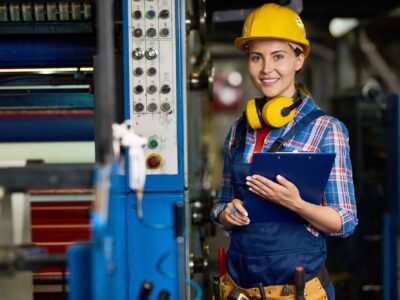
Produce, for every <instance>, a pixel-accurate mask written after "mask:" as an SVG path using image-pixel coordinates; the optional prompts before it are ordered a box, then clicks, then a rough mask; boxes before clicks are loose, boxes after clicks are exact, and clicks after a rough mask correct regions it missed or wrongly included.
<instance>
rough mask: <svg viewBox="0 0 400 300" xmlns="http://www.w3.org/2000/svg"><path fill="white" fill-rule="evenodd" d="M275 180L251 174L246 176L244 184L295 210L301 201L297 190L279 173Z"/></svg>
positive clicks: (253, 190)
mask: <svg viewBox="0 0 400 300" xmlns="http://www.w3.org/2000/svg"><path fill="white" fill-rule="evenodd" d="M276 180H277V182H274V181H272V180H269V179H268V178H266V177H263V176H261V175H253V176H247V177H246V184H247V186H248V187H249V190H250V191H251V192H253V193H255V194H257V195H259V196H261V197H263V198H265V199H267V200H269V201H271V202H274V203H276V204H279V205H282V206H285V207H287V208H289V209H291V210H296V208H297V207H298V206H299V205H300V204H301V202H302V201H303V199H302V198H301V197H300V193H299V190H298V189H297V187H296V186H295V185H294V184H293V183H291V182H290V181H289V180H287V179H286V178H284V177H283V176H281V175H278V176H277V177H276Z"/></svg>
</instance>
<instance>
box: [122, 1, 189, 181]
mask: <svg viewBox="0 0 400 300" xmlns="http://www.w3.org/2000/svg"><path fill="white" fill-rule="evenodd" d="M178 3H179V1H178ZM176 14H177V11H176V6H175V1H174V0H128V11H127V14H126V16H127V18H128V20H127V23H128V28H127V33H126V37H127V44H128V47H129V49H127V51H126V52H127V54H126V57H125V63H126V62H127V61H128V67H127V68H125V77H126V78H128V80H125V84H126V85H127V86H129V91H128V92H127V93H126V94H127V96H126V98H125V99H126V101H125V102H126V103H128V106H129V107H126V111H129V116H127V117H128V118H129V119H130V120H132V124H133V125H132V126H133V127H134V129H135V132H136V133H137V134H139V135H142V136H144V137H146V138H148V144H147V146H146V148H145V152H146V166H147V174H148V175H176V174H178V173H179V165H180V163H179V159H178V155H180V153H179V151H180V150H179V148H180V146H179V145H180V144H181V143H180V141H179V135H182V134H183V132H182V130H181V128H180V127H181V126H179V124H180V122H181V119H182V115H183V114H182V113H181V111H182V105H183V104H182V103H183V101H182V92H180V90H181V88H180V85H179V82H181V81H182V74H181V71H180V70H181V69H183V68H182V66H181V64H182V63H183V59H181V58H180V55H181V49H180V45H181V42H180V32H179V31H180V28H179V27H180V23H179V22H178V21H177V20H179V19H181V18H177V15H176ZM177 60H179V62H177ZM177 63H178V64H179V65H177ZM182 151H183V150H182ZM182 154H183V153H182Z"/></svg>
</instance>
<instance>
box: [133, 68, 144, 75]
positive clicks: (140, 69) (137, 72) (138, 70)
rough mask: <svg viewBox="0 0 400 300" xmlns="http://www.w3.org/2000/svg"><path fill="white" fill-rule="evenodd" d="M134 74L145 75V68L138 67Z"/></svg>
mask: <svg viewBox="0 0 400 300" xmlns="http://www.w3.org/2000/svg"><path fill="white" fill-rule="evenodd" d="M133 74H135V76H142V75H143V69H142V68H140V67H138V68H136V69H135V71H133Z"/></svg>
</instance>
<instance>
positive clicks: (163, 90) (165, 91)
mask: <svg viewBox="0 0 400 300" xmlns="http://www.w3.org/2000/svg"><path fill="white" fill-rule="evenodd" d="M170 91H171V87H170V86H169V85H168V84H164V85H163V86H162V87H161V93H163V94H168V93H169V92H170Z"/></svg>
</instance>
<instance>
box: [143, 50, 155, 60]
mask: <svg viewBox="0 0 400 300" xmlns="http://www.w3.org/2000/svg"><path fill="white" fill-rule="evenodd" d="M145 55H146V58H147V59H150V60H153V59H155V58H156V57H157V55H158V52H157V50H156V49H154V48H149V49H147V50H146V53H145Z"/></svg>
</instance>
